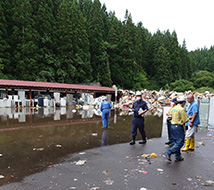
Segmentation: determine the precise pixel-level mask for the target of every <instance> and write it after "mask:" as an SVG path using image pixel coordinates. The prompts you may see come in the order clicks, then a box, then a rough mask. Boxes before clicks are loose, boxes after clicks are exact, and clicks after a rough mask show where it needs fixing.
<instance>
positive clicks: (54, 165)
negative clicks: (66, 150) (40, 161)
mask: <svg viewBox="0 0 214 190" xmlns="http://www.w3.org/2000/svg"><path fill="white" fill-rule="evenodd" d="M60 165H61V164H53V165H50V166H48V168H52V167H56V166H60Z"/></svg>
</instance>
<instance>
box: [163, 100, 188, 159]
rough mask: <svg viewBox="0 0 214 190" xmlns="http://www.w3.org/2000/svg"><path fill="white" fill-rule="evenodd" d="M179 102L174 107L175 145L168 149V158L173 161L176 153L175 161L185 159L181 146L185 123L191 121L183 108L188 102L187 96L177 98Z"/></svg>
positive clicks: (173, 130)
mask: <svg viewBox="0 0 214 190" xmlns="http://www.w3.org/2000/svg"><path fill="white" fill-rule="evenodd" d="M177 102H178V104H177V105H176V106H175V107H173V108H172V121H171V123H172V125H171V129H172V135H173V137H174V145H173V146H172V147H171V148H170V149H169V150H167V151H166V153H165V155H166V158H167V159H168V160H169V161H171V154H175V162H179V161H183V160H184V158H183V157H182V156H181V151H180V150H181V147H182V146H183V145H184V137H185V133H184V124H185V123H186V122H188V121H189V118H188V117H187V113H186V111H185V109H184V108H183V107H184V105H185V103H186V98H185V97H183V96H182V97H178V98H177Z"/></svg>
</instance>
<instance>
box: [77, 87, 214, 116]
mask: <svg viewBox="0 0 214 190" xmlns="http://www.w3.org/2000/svg"><path fill="white" fill-rule="evenodd" d="M121 91H122V96H121V97H120V99H119V102H117V103H115V102H112V101H111V96H109V97H108V96H107V99H108V101H109V102H111V104H112V105H113V108H112V109H119V110H121V111H122V112H120V114H121V115H132V114H133V111H132V105H133V103H134V102H135V93H136V92H134V91H131V90H121ZM141 93H142V99H143V100H144V101H146V103H147V106H148V108H149V111H148V112H147V114H148V115H158V116H159V117H160V116H162V114H163V107H165V106H171V100H172V99H173V98H175V97H179V96H185V97H187V95H188V94H190V93H193V95H194V96H195V98H213V97H214V94H212V93H209V92H208V91H206V92H205V93H198V92H191V91H187V92H175V91H163V90H160V91H150V90H146V89H145V90H142V91H141ZM104 97H105V96H100V97H98V98H93V96H92V95H91V94H87V93H83V94H82V96H81V98H80V99H79V100H78V101H77V105H76V108H77V109H80V108H82V109H84V110H89V109H99V108H100V105H101V103H102V101H103V99H104Z"/></svg>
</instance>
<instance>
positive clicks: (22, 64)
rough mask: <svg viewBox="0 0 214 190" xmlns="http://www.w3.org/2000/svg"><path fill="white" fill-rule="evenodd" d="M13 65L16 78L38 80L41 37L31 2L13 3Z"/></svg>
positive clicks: (20, 0)
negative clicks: (36, 26)
mask: <svg viewBox="0 0 214 190" xmlns="http://www.w3.org/2000/svg"><path fill="white" fill-rule="evenodd" d="M12 6H13V9H12V10H13V13H14V14H13V15H12V18H13V31H12V32H13V33H12V36H11V38H12V40H13V42H12V44H11V47H12V48H13V55H12V62H13V63H12V64H13V68H14V70H15V72H16V73H15V74H16V78H17V79H21V80H36V77H37V75H38V72H39V68H40V64H39V63H38V59H39V53H38V49H39V47H38V46H37V44H38V39H39V35H38V32H37V30H36V28H35V22H34V19H33V9H32V6H31V4H30V1H29V0H25V1H22V0H17V1H13V4H12Z"/></svg>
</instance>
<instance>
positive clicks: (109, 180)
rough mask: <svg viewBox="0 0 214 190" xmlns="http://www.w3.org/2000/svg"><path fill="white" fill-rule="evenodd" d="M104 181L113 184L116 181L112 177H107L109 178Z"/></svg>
mask: <svg viewBox="0 0 214 190" xmlns="http://www.w3.org/2000/svg"><path fill="white" fill-rule="evenodd" d="M103 182H104V183H106V185H112V184H113V183H114V181H112V179H111V178H109V179H107V180H105V181H103Z"/></svg>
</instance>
